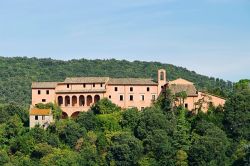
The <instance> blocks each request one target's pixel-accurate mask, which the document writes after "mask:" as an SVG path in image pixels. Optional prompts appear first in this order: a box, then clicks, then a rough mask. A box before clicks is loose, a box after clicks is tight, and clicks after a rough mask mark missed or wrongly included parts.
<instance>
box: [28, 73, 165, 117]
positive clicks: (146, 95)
mask: <svg viewBox="0 0 250 166" xmlns="http://www.w3.org/2000/svg"><path fill="white" fill-rule="evenodd" d="M166 83H167V78H166V71H165V70H163V69H161V70H159V71H158V81H157V82H155V81H153V80H152V79H144V78H109V77H71V78H66V79H65V81H64V82H33V83H32V105H33V106H35V105H36V104H38V103H50V102H52V103H57V104H58V105H59V106H60V107H61V108H62V110H63V114H64V116H68V117H71V116H76V115H77V114H78V113H79V112H81V111H88V109H89V108H90V107H91V105H93V104H94V103H96V102H97V101H98V100H100V99H102V98H108V99H110V100H111V101H112V102H113V103H115V104H117V105H118V106H120V107H122V108H132V107H137V108H138V109H139V110H142V109H144V108H145V107H149V106H150V105H151V104H152V101H154V100H156V99H157V97H158V96H159V94H160V93H161V90H162V88H163V87H164V85H166Z"/></svg>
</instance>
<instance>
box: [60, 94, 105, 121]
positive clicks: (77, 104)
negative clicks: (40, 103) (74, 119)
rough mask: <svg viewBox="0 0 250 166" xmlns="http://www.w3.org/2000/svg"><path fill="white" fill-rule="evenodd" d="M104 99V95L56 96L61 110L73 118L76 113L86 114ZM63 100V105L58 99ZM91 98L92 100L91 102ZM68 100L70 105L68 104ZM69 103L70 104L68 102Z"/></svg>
mask: <svg viewBox="0 0 250 166" xmlns="http://www.w3.org/2000/svg"><path fill="white" fill-rule="evenodd" d="M103 97H104V93H72V94H56V99H55V100H56V102H57V104H58V105H59V106H60V107H61V109H62V110H63V111H64V112H65V113H67V116H71V115H72V114H73V113H74V112H86V111H88V110H89V108H90V107H91V106H92V105H93V104H94V103H96V102H97V101H98V100H100V99H102V98H103ZM59 98H61V99H63V100H62V103H59V101H58V99H59ZM90 98H91V100H90ZM80 99H81V100H80ZM66 100H67V101H69V104H66ZM67 103H68V102H67Z"/></svg>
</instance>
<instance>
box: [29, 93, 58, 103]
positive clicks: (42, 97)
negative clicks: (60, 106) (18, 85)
mask: <svg viewBox="0 0 250 166" xmlns="http://www.w3.org/2000/svg"><path fill="white" fill-rule="evenodd" d="M38 91H40V94H38ZM47 91H49V94H47ZM50 102H52V103H54V102H55V89H32V105H36V104H38V103H45V104H46V103H50Z"/></svg>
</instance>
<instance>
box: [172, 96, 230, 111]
mask: <svg viewBox="0 0 250 166" xmlns="http://www.w3.org/2000/svg"><path fill="white" fill-rule="evenodd" d="M199 101H202V103H203V104H202V111H203V112H207V111H208V108H209V103H212V104H213V105H214V106H215V107H218V106H219V105H221V106H224V105H225V102H226V100H225V99H222V98H220V97H217V96H213V95H210V94H206V93H203V92H198V96H197V97H187V98H186V99H185V100H184V106H185V107H186V106H187V107H186V108H187V109H188V110H195V109H197V108H198V106H197V105H196V103H197V102H199ZM176 105H180V102H176Z"/></svg>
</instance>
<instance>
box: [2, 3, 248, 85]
mask: <svg viewBox="0 0 250 166" xmlns="http://www.w3.org/2000/svg"><path fill="white" fill-rule="evenodd" d="M0 56H9V57H10V56H28V57H40V58H45V57H51V58H53V59H63V60H68V59H73V58H75V59H79V58H87V59H96V58H98V59H107V58H116V59H126V60H130V61H132V60H144V61H159V62H163V63H171V64H174V65H177V66H183V67H186V68H188V69H190V70H194V71H196V72H198V73H200V74H205V75H208V76H214V77H220V78H223V79H226V80H232V81H237V80H239V79H242V78H250V1H249V0H188V1H187V0H105V1H103V0H91V1H87V0H40V1H37V0H2V1H0Z"/></svg>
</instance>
